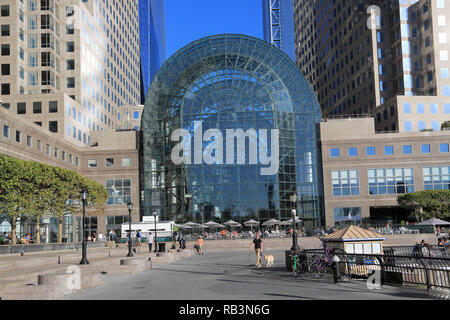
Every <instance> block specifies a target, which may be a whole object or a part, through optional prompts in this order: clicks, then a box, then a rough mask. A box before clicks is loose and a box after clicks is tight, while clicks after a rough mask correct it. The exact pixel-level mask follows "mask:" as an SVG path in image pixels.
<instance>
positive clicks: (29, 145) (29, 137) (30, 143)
mask: <svg viewBox="0 0 450 320" xmlns="http://www.w3.org/2000/svg"><path fill="white" fill-rule="evenodd" d="M27 146H28V147H30V148H31V147H33V138H32V137H31V136H29V135H27Z"/></svg>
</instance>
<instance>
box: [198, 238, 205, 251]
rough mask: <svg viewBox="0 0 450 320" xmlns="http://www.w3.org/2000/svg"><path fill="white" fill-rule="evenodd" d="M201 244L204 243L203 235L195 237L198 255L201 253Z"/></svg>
mask: <svg viewBox="0 0 450 320" xmlns="http://www.w3.org/2000/svg"><path fill="white" fill-rule="evenodd" d="M203 245H204V241H203V237H202V236H200V237H198V239H197V252H198V254H199V255H203Z"/></svg>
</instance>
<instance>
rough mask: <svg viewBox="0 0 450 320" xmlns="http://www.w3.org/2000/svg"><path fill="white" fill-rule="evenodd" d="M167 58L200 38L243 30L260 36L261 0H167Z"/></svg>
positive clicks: (248, 33) (261, 22)
mask: <svg viewBox="0 0 450 320" xmlns="http://www.w3.org/2000/svg"><path fill="white" fill-rule="evenodd" d="M165 8H166V42H167V52H166V58H169V57H170V56H172V55H173V54H174V53H175V52H176V51H177V50H178V49H181V48H182V47H184V46H185V45H187V44H189V43H191V42H192V41H194V40H198V39H200V38H203V37H206V36H209V35H215V34H220V33H242V34H246V35H249V36H253V37H257V38H261V39H263V37H264V36H263V26H262V24H263V17H262V1H261V0H166V1H165Z"/></svg>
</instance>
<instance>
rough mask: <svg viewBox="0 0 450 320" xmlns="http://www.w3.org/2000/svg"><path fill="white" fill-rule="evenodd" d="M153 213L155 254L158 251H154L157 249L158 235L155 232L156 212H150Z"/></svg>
mask: <svg viewBox="0 0 450 320" xmlns="http://www.w3.org/2000/svg"><path fill="white" fill-rule="evenodd" d="M152 212H153V219H154V220H155V241H154V242H155V251H154V252H157V251H158V250H157V249H156V248H157V247H158V234H157V231H156V210H153V211H152Z"/></svg>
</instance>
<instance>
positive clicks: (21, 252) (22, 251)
mask: <svg viewBox="0 0 450 320" xmlns="http://www.w3.org/2000/svg"><path fill="white" fill-rule="evenodd" d="M24 254H25V249H24V247H23V246H22V250H21V251H20V255H21V256H22V257H23V256H24Z"/></svg>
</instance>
